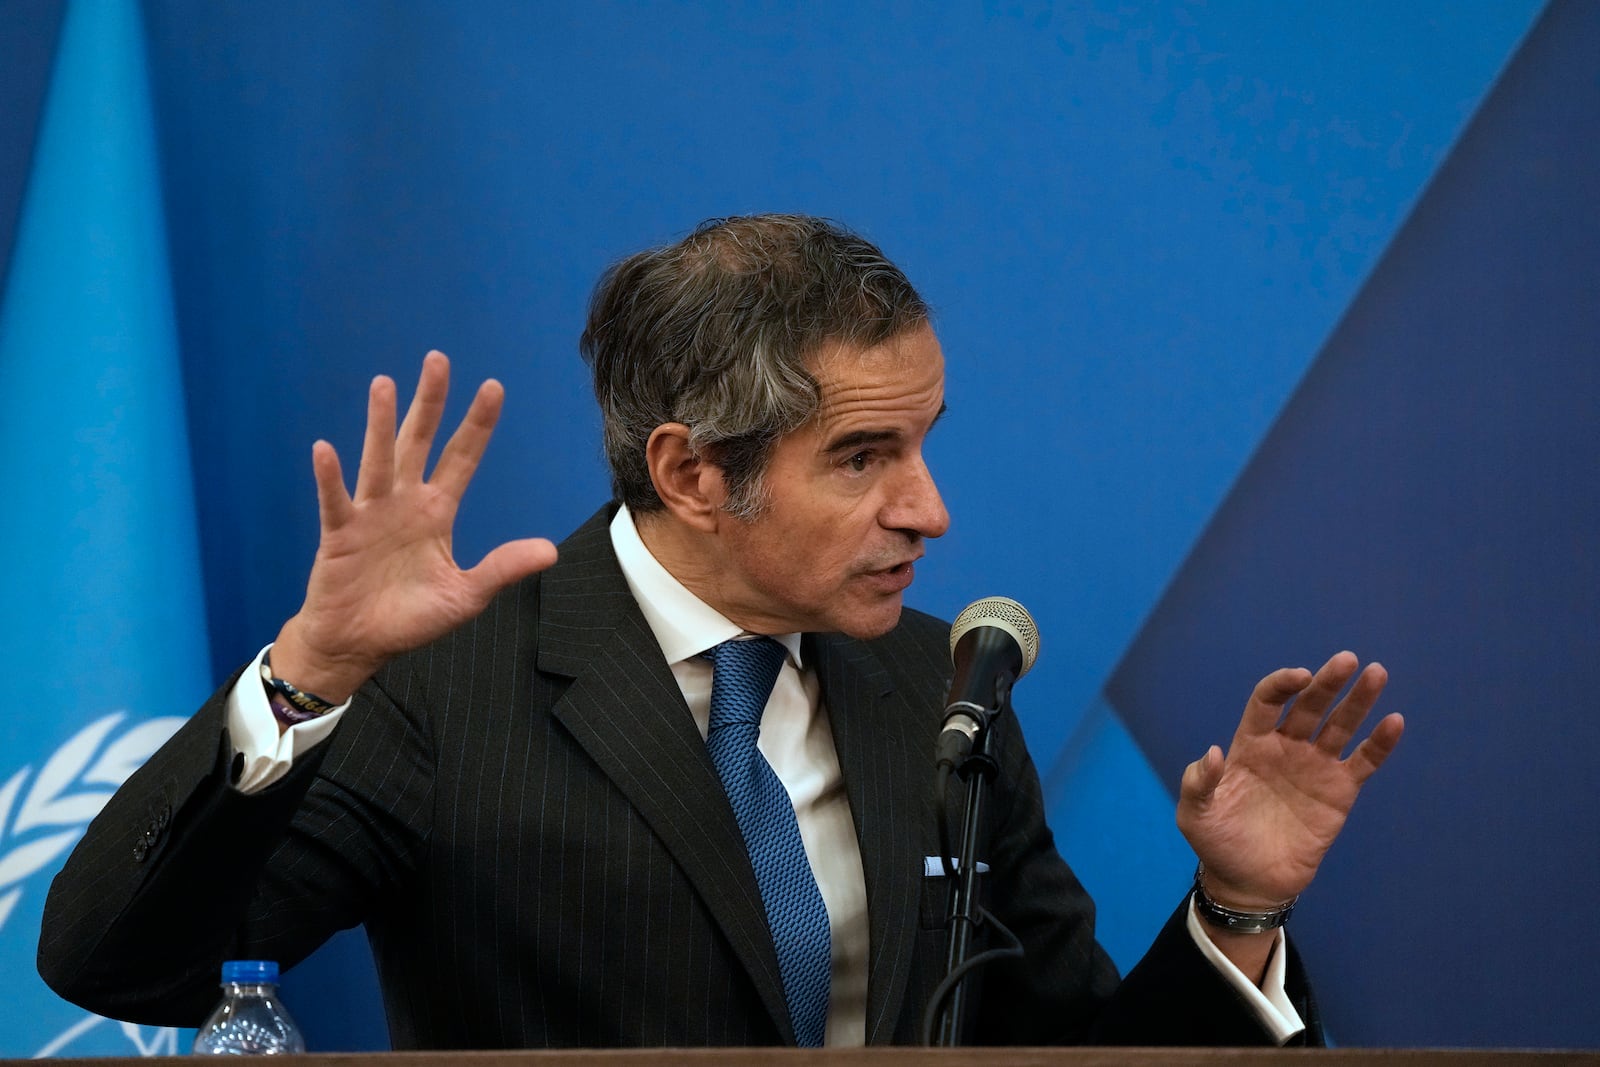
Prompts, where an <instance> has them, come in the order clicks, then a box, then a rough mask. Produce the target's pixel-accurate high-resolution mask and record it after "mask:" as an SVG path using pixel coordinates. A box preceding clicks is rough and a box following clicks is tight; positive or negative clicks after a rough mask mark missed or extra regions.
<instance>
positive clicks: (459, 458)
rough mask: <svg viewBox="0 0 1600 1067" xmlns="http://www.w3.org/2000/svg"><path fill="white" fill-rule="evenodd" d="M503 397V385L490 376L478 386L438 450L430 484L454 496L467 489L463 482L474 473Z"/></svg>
mask: <svg viewBox="0 0 1600 1067" xmlns="http://www.w3.org/2000/svg"><path fill="white" fill-rule="evenodd" d="M504 401H505V389H504V388H502V387H501V385H500V383H499V382H497V381H495V380H494V379H493V378H491V379H489V380H488V381H486V382H484V383H483V384H482V385H480V386H479V387H478V395H477V396H475V397H473V398H472V406H471V407H470V408H468V409H467V414H466V417H465V418H463V419H462V420H461V425H460V426H458V427H456V432H455V433H454V434H452V435H451V436H450V440H449V442H447V443H446V444H445V446H444V451H443V452H441V453H439V463H438V465H437V466H435V467H434V469H433V479H432V481H433V484H434V485H436V486H438V487H439V488H440V489H442V490H444V491H446V492H448V493H450V494H451V495H453V496H455V497H457V498H460V497H461V495H462V494H463V493H465V492H466V491H467V483H468V482H470V481H472V476H473V475H474V474H476V473H477V470H478V462H479V461H480V460H481V459H483V451H484V449H485V448H487V447H488V446H489V437H490V436H491V435H492V434H493V433H494V427H495V423H497V422H498V421H499V420H500V409H501V406H502V405H503V403H504Z"/></svg>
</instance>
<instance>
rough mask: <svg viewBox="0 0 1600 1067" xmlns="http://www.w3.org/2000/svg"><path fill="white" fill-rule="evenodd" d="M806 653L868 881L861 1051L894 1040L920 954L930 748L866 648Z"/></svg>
mask: <svg viewBox="0 0 1600 1067" xmlns="http://www.w3.org/2000/svg"><path fill="white" fill-rule="evenodd" d="M811 647H812V650H813V652H814V654H815V656H816V664H817V674H818V678H819V679H820V681H821V683H822V694H823V699H824V700H825V701H826V702H827V707H828V720H829V722H830V723H831V725H832V728H833V737H834V746H835V748H836V749H837V750H838V754H839V768H840V770H841V772H842V773H843V775H844V783H845V791H846V793H847V794H848V796H849V798H850V811H851V815H852V817H853V818H854V820H855V826H856V836H857V839H858V840H859V841H860V844H861V864H862V867H863V869H864V871H865V874H866V881H867V915H868V927H869V931H870V932H869V949H868V956H867V960H868V964H867V967H868V971H867V1043H868V1044H869V1045H870V1044H877V1043H882V1042H886V1041H889V1040H891V1039H892V1037H893V1036H894V1031H895V1023H896V1020H897V1019H898V1018H899V1016H900V1010H901V1004H902V1002H903V1001H904V1000H905V995H906V983H907V979H908V977H909V976H910V968H911V961H912V955H913V953H914V951H915V949H916V936H917V925H918V916H919V908H920V901H921V890H922V884H921V879H922V866H923V857H922V856H921V854H920V850H919V847H918V846H919V844H920V841H921V838H922V834H921V833H920V830H919V828H920V827H922V826H923V825H924V823H925V822H926V821H927V818H928V799H927V798H928V795H929V794H930V793H931V786H930V785H929V783H930V782H931V780H932V774H933V771H932V769H931V765H932V762H933V759H932V755H931V746H932V744H933V741H932V739H931V738H926V737H922V736H921V733H920V732H919V731H918V730H917V729H916V726H917V724H920V723H925V722H926V721H927V715H926V714H918V713H917V712H916V711H915V709H912V708H909V707H907V706H906V705H905V697H904V695H903V694H901V693H899V692H897V691H896V688H895V685H894V680H893V679H892V678H891V677H890V676H889V673H888V671H886V670H885V669H884V668H883V665H882V664H881V663H880V662H879V661H878V659H877V658H876V657H875V656H874V654H873V652H872V651H871V650H870V649H869V648H868V646H866V645H864V644H862V643H861V642H859V641H852V640H850V639H848V638H845V637H843V636H840V635H837V634H819V635H815V636H814V637H813V638H812V639H811ZM924 757H925V758H924ZM924 764H926V765H928V766H927V768H926V772H927V773H922V772H923V770H924V769H925V768H924ZM925 787H926V788H925Z"/></svg>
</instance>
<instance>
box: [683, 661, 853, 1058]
mask: <svg viewBox="0 0 1600 1067" xmlns="http://www.w3.org/2000/svg"><path fill="white" fill-rule="evenodd" d="M703 654H704V655H705V656H706V658H708V659H710V660H711V667H712V674H711V723H710V726H709V728H708V729H707V731H706V750H707V751H708V752H709V753H710V754H711V762H712V764H714V765H715V766H716V768H717V775H718V777H720V778H721V779H722V787H723V788H724V789H726V790H727V791H728V800H729V801H730V802H731V803H732V804H733V816H734V818H735V819H736V820H737V821H738V823H739V832H740V833H742V834H743V835H744V843H745V848H746V849H748V850H749V852H750V865H751V866H752V867H753V868H755V873H756V885H757V886H759V887H760V889H761V901H762V903H763V904H764V905H765V906H766V909H767V925H768V926H769V927H770V928H771V930H772V945H773V947H774V948H775V949H776V950H777V953H778V971H779V973H780V974H781V975H782V977H783V992H784V997H785V999H786V1000H787V1001H788V1002H789V1018H790V1020H791V1021H792V1022H793V1023H794V1033H795V1040H796V1041H797V1042H798V1043H799V1044H800V1045H801V1046H802V1047H811V1048H817V1047H820V1046H821V1045H822V1037H823V1033H824V1031H825V1030H826V1027H827V1018H828V985H829V982H830V981H831V970H832V965H833V959H832V946H831V941H830V935H829V932H828V908H827V905H825V904H824V903H823V902H822V892H821V890H819V889H818V888H817V879H816V875H814V874H813V873H812V872H811V863H810V861H809V860H808V859H807V858H806V847H805V844H804V842H802V841H801V840H800V824H799V823H798V822H796V821H795V817H794V803H793V802H792V801H791V800H790V799H789V793H788V791H787V790H785V789H784V788H783V783H782V782H780V781H779V780H778V776H777V775H776V774H774V773H773V770H772V767H771V766H770V765H769V764H768V763H767V760H766V757H765V756H763V755H762V754H761V752H760V750H758V749H757V748H756V738H757V737H758V736H760V733H761V712H762V711H763V710H764V709H765V708H766V706H767V698H768V697H769V696H771V695H772V685H773V683H774V682H776V681H777V680H778V671H779V669H780V668H782V666H783V659H784V655H785V653H784V648H783V646H782V645H780V644H778V642H776V641H774V640H772V639H771V638H770V637H757V638H753V639H750V640H744V641H724V642H723V643H722V644H720V645H718V646H717V647H716V648H713V649H711V650H710V651H709V652H706V653H703Z"/></svg>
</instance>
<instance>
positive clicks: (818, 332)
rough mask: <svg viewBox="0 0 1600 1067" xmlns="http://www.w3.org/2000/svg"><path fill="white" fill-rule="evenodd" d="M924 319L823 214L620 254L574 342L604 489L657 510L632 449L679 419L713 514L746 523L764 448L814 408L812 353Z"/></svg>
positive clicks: (858, 243)
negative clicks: (712, 495)
mask: <svg viewBox="0 0 1600 1067" xmlns="http://www.w3.org/2000/svg"><path fill="white" fill-rule="evenodd" d="M928 318H929V311H928V306H927V304H926V303H924V302H923V300H922V297H921V296H919V295H917V291H916V290H915V289H914V288H912V286H911V283H910V282H909V281H908V280H907V279H906V276H905V275H904V274H903V273H902V272H901V271H900V269H899V268H898V267H896V266H895V265H894V264H893V263H890V262H889V261H888V259H886V258H885V257H884V255H883V253H882V252H880V251H879V250H878V249H877V247H876V246H875V245H873V244H872V243H871V242H870V241H867V240H866V239H865V238H862V237H859V236H857V235H856V234H853V233H851V232H850V231H848V230H846V229H845V228H844V227H842V226H839V225H838V224H836V223H834V222H831V221H829V220H827V219H820V218H812V217H810V216H806V215H749V216H742V217H734V218H726V219H711V220H709V221H707V222H703V223H701V224H700V226H699V227H698V228H696V229H695V231H694V232H693V233H692V234H690V235H689V236H688V237H686V238H684V239H683V240H682V241H679V242H678V243H677V244H673V245H667V246H665V247H662V248H652V249H649V250H647V251H644V252H640V253H638V254H636V255H633V256H629V257H628V258H627V259H624V260H623V261H621V262H620V263H617V264H615V265H614V266H612V267H611V268H610V269H609V270H607V271H606V273H605V274H604V275H602V276H601V278H600V281H599V283H598V284H597V285H596V287H595V292H594V297H593V299H592V300H591V301H590V305H589V322H588V326H587V327H586V328H585V329H584V331H583V337H582V339H581V340H580V342H579V348H580V350H581V351H582V353H583V358H584V360H585V362H587V363H588V364H589V366H590V368H591V370H592V371H593V372H594V392H595V398H596V399H597V400H599V402H600V411H601V415H602V417H603V420H604V426H605V450H606V458H607V460H608V461H609V463H610V465H611V486H612V492H613V493H615V494H616V496H617V497H618V498H619V499H620V500H622V502H623V503H625V504H627V505H628V507H629V509H630V510H632V511H633V512H635V513H636V514H645V513H648V512H652V511H659V510H660V509H661V508H662V506H663V505H662V502H661V498H660V496H658V495H657V494H656V490H655V486H654V484H652V482H651V480H650V471H649V469H648V467H647V465H646V463H645V443H646V442H647V441H648V440H649V438H650V434H651V432H652V431H654V430H655V428H656V427H657V426H660V425H662V424H663V423H668V422H680V423H683V424H684V425H686V426H688V427H689V444H690V447H691V448H692V449H693V450H694V452H695V454H696V455H699V456H703V457H705V458H706V459H708V460H709V461H711V462H712V463H715V464H716V465H717V466H718V467H720V468H721V469H722V472H723V478H724V481H725V483H726V485H727V488H728V503H727V505H726V507H727V510H728V511H730V512H733V513H734V514H736V515H739V516H741V517H743V518H747V519H749V518H754V517H755V516H757V515H759V514H760V512H761V510H762V508H763V507H764V505H765V494H764V491H763V480H762V474H763V473H764V472H765V470H766V465H767V461H768V459H769V457H770V455H771V451H772V446H773V445H774V444H776V443H777V441H778V439H779V438H780V437H782V436H783V435H784V434H786V433H789V432H790V431H792V430H795V429H797V428H798V427H800V426H801V425H803V424H804V423H805V422H806V420H807V419H809V418H810V417H811V416H812V415H813V414H815V413H816V411H817V407H818V405H819V404H820V403H821V399H822V398H821V394H820V391H819V389H818V387H817V381H816V378H815V377H813V375H812V373H811V371H810V369H809V368H808V364H809V363H810V362H811V360H812V359H813V358H814V357H815V356H816V354H817V352H818V351H819V350H820V349H821V348H822V346H823V345H824V344H827V343H830V342H842V343H845V344H848V345H851V346H853V347H860V348H870V347H872V346H874V345H878V344H882V343H883V342H884V341H887V340H889V339H890V338H892V337H895V336H898V335H899V334H901V333H903V332H905V331H906V330H908V329H911V328H914V327H916V326H919V325H921V324H923V323H926V322H927V321H928Z"/></svg>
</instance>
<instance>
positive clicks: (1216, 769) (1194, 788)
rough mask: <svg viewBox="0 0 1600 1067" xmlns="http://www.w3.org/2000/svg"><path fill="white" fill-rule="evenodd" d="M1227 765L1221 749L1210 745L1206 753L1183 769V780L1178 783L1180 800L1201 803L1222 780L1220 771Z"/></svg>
mask: <svg viewBox="0 0 1600 1067" xmlns="http://www.w3.org/2000/svg"><path fill="white" fill-rule="evenodd" d="M1226 765H1227V763H1226V761H1225V760H1224V759H1223V757H1222V749H1220V748H1218V747H1217V746H1216V745H1212V746H1211V747H1210V748H1208V749H1206V754H1205V755H1204V756H1201V757H1200V758H1199V759H1197V760H1195V761H1194V762H1193V763H1191V764H1189V766H1187V767H1185V768H1184V770H1183V780H1182V781H1181V782H1179V783H1178V798H1179V800H1180V802H1184V803H1189V804H1203V803H1205V801H1206V800H1207V799H1208V798H1209V797H1210V796H1211V794H1212V793H1214V792H1215V791H1216V788H1217V786H1218V784H1219V783H1221V781H1222V771H1223V768H1224V767H1225V766H1226Z"/></svg>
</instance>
